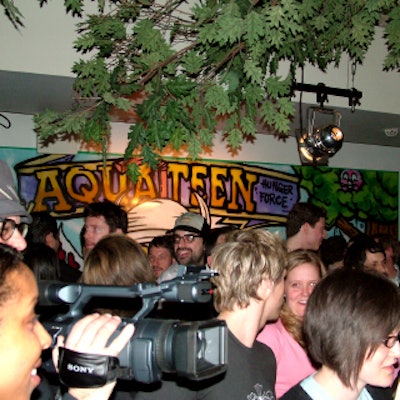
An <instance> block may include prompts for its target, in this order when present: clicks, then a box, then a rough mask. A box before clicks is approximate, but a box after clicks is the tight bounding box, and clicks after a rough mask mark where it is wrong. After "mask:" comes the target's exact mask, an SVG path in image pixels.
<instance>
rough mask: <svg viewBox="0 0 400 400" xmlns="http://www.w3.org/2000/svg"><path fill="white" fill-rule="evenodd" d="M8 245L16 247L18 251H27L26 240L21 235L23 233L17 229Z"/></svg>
mask: <svg viewBox="0 0 400 400" xmlns="http://www.w3.org/2000/svg"><path fill="white" fill-rule="evenodd" d="M6 244H8V245H10V246H12V247H14V248H15V249H17V250H18V251H23V250H25V249H26V240H25V238H24V237H23V236H22V235H21V232H20V231H19V230H18V229H15V230H14V232H13V234H12V236H11V238H10V239H9V240H8V241H7V243H6Z"/></svg>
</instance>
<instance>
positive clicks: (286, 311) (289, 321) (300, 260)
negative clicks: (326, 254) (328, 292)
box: [280, 249, 327, 348]
mask: <svg viewBox="0 0 400 400" xmlns="http://www.w3.org/2000/svg"><path fill="white" fill-rule="evenodd" d="M303 264H311V265H314V266H315V267H316V268H317V269H318V271H319V276H320V278H323V277H324V276H325V275H326V273H327V271H326V268H325V265H324V263H323V262H322V261H321V258H320V257H319V256H318V255H317V254H316V253H315V252H313V251H311V250H302V249H298V250H293V251H291V252H289V254H288V259H287V269H286V270H287V273H286V276H288V275H289V272H290V271H293V270H294V269H295V268H297V267H299V266H300V265H303ZM280 319H281V322H282V324H283V326H284V327H285V329H286V330H287V331H288V332H289V333H290V335H291V336H293V338H294V339H295V340H296V341H297V342H298V343H299V344H300V346H302V347H303V348H305V347H306V344H305V341H304V334H303V319H302V318H299V317H298V316H296V315H294V314H293V312H292V311H291V310H290V308H289V307H288V305H287V303H284V305H283V307H282V310H281V314H280Z"/></svg>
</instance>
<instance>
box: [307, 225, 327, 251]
mask: <svg viewBox="0 0 400 400" xmlns="http://www.w3.org/2000/svg"><path fill="white" fill-rule="evenodd" d="M325 224H326V220H325V218H320V219H319V220H318V222H316V224H315V225H314V226H311V225H310V224H308V223H307V224H304V226H305V227H306V233H307V241H308V246H307V249H309V250H315V251H317V250H318V249H319V248H320V246H321V243H322V241H323V240H324V239H325V238H326V227H325Z"/></svg>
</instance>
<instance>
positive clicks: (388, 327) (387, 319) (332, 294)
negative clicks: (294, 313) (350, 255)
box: [304, 268, 400, 388]
mask: <svg viewBox="0 0 400 400" xmlns="http://www.w3.org/2000/svg"><path fill="white" fill-rule="evenodd" d="M399 326H400V292H399V288H398V287H396V285H395V284H394V283H393V282H391V281H390V280H389V279H387V278H386V277H384V276H383V275H381V274H379V273H377V272H374V271H370V272H365V271H361V270H355V269H343V268H341V269H338V270H335V271H333V272H332V273H331V274H328V275H327V276H326V277H325V278H323V279H322V280H321V281H320V282H319V283H318V285H317V286H316V287H315V289H314V291H313V292H312V293H311V296H310V298H309V299H308V303H307V309H306V313H305V316H304V332H305V337H306V340H307V344H308V350H309V352H310V354H311V356H312V357H313V359H314V360H315V361H316V362H318V363H321V364H322V365H325V366H327V367H328V368H330V369H331V370H333V371H334V372H335V373H336V374H337V376H338V377H339V379H340V380H341V381H342V383H343V384H344V385H345V386H347V387H350V388H352V387H353V384H354V383H355V382H356V381H357V379H358V376H359V373H360V370H361V368H362V366H363V364H364V361H365V359H366V357H370V356H371V355H373V354H374V352H375V351H376V350H377V348H378V347H379V346H380V345H382V341H383V340H384V339H385V338H386V337H387V336H388V335H390V334H391V333H392V332H393V331H394V330H398V329H399Z"/></svg>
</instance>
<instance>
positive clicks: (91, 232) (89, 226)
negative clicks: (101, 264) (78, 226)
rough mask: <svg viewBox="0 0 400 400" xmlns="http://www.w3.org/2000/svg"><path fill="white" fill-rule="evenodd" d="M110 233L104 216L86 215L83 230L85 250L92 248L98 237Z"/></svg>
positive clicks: (100, 237)
mask: <svg viewBox="0 0 400 400" xmlns="http://www.w3.org/2000/svg"><path fill="white" fill-rule="evenodd" d="M110 233H111V231H110V226H109V225H108V224H107V222H106V220H105V218H104V217H103V216H102V215H99V216H97V217H92V216H88V217H86V218H85V231H84V240H85V249H86V251H90V250H92V249H93V247H94V246H95V245H96V243H97V242H98V241H99V240H100V239H102V238H103V237H104V236H106V235H108V234H110Z"/></svg>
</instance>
